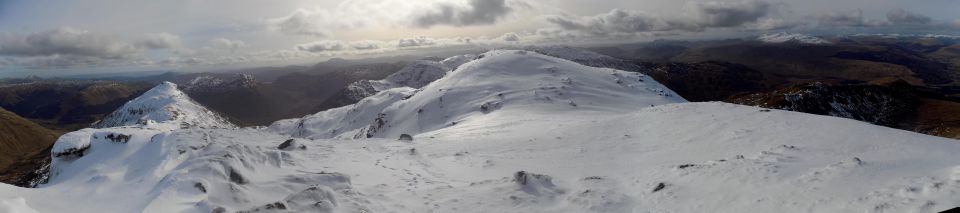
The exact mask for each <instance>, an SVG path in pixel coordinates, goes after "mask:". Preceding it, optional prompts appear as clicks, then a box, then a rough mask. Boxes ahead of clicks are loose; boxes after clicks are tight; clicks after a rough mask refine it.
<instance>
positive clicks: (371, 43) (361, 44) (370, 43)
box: [350, 40, 384, 50]
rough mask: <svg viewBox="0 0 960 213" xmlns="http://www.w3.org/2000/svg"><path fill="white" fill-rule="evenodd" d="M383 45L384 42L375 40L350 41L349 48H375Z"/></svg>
mask: <svg viewBox="0 0 960 213" xmlns="http://www.w3.org/2000/svg"><path fill="white" fill-rule="evenodd" d="M383 46H384V42H382V41H375V40H363V41H354V42H350V48H353V49H355V50H376V49H380V48H382V47H383Z"/></svg>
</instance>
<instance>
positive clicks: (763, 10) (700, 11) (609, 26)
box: [547, 1, 791, 35]
mask: <svg viewBox="0 0 960 213" xmlns="http://www.w3.org/2000/svg"><path fill="white" fill-rule="evenodd" d="M781 7H785V6H783V5H775V4H772V3H768V2H764V1H739V2H705V3H696V4H691V5H690V6H689V7H687V8H686V9H687V11H686V12H687V14H689V15H690V16H683V17H665V16H654V15H649V14H646V13H642V12H639V11H631V10H620V9H613V10H611V11H610V12H608V13H604V14H599V15H595V16H589V17H570V16H548V17H547V22H550V23H552V24H554V25H556V26H558V27H560V28H561V29H564V30H570V31H578V32H585V33H589V34H595V35H610V34H635V33H643V32H664V31H702V30H704V29H707V28H734V27H745V26H747V25H752V26H762V28H778V29H779V28H785V27H788V26H791V25H787V24H785V23H783V22H782V21H779V22H778V21H777V20H780V19H771V18H769V17H770V16H771V15H774V14H776V13H778V11H779V10H780V8H781ZM761 22H762V23H761Z"/></svg>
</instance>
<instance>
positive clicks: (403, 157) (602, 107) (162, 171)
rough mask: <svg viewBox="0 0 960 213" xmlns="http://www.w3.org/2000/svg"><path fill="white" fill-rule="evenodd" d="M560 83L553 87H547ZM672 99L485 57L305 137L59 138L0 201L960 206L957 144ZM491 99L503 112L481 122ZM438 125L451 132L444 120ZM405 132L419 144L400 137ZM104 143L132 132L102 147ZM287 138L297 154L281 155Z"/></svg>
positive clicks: (430, 207) (281, 128)
mask: <svg viewBox="0 0 960 213" xmlns="http://www.w3.org/2000/svg"><path fill="white" fill-rule="evenodd" d="M567 78H570V79H571V81H566V80H565V79H567ZM640 79H644V81H643V82H640V81H639V80H640ZM617 80H620V83H619V84H618V83H616V82H617ZM564 82H572V83H573V84H572V85H568V84H566V83H564ZM564 85H566V86H567V87H568V88H567V89H564V90H560V91H562V92H563V93H564V95H559V94H558V93H555V92H541V87H547V88H549V87H560V86H564ZM441 88H442V89H443V91H440V90H439V89H441ZM660 89H663V90H660ZM549 91H553V90H549ZM414 92H416V94H413V93H414ZM501 92H503V93H506V94H505V98H503V99H502V100H501V99H498V98H499V95H497V94H499V93H501ZM409 94H412V95H413V96H408V95H409ZM667 94H672V92H670V91H669V90H668V89H665V88H661V86H660V85H659V84H657V83H656V82H655V81H653V80H652V79H646V77H645V76H640V75H636V74H633V73H625V72H622V71H614V70H609V69H602V68H591V67H584V66H580V65H577V64H574V63H572V62H569V61H565V60H561V59H556V58H552V57H548V56H543V55H539V54H536V53H531V52H524V51H494V52H489V53H485V54H484V57H483V58H482V59H480V60H477V61H473V62H470V63H467V64H464V65H463V66H461V68H460V69H458V70H457V71H454V72H451V73H449V74H448V75H446V76H445V77H443V78H441V79H440V80H437V81H435V82H433V83H431V84H429V85H427V86H425V87H423V88H421V89H419V90H418V89H412V88H395V89H391V90H387V91H385V92H382V93H380V94H378V95H376V96H373V97H370V98H368V99H367V100H364V101H366V102H365V103H360V104H358V105H354V106H348V107H345V108H338V109H333V110H331V111H327V112H322V113H318V114H316V115H311V116H307V118H306V119H305V120H306V121H308V122H305V124H304V125H305V126H310V127H311V128H307V129H306V130H310V131H307V133H304V134H300V135H298V134H294V133H293V132H296V131H293V132H290V131H289V130H290V128H291V127H297V126H298V125H297V124H296V122H293V121H297V120H287V121H283V122H278V124H275V125H274V126H272V127H271V128H269V129H259V128H242V129H222V128H209V129H200V128H186V129H168V128H150V126H127V127H113V128H104V129H85V130H81V131H79V132H74V133H70V134H68V136H65V137H62V138H60V140H58V142H57V146H66V144H88V145H89V147H90V148H89V149H87V150H86V152H84V153H85V154H84V155H83V156H82V157H77V158H62V157H55V159H54V165H53V166H52V170H53V171H55V173H54V174H51V180H50V182H49V183H47V184H43V185H41V186H40V187H39V188H36V189H24V188H16V187H13V186H10V185H4V184H0V201H2V203H0V208H2V206H3V205H8V203H14V204H15V205H13V206H18V207H23V206H29V207H32V208H34V209H36V210H38V211H39V212H236V211H254V210H259V211H265V212H936V211H942V210H946V209H949V208H952V207H955V206H958V205H960V199H957V198H958V197H960V157H958V156H957V155H956V154H955V153H957V152H958V151H960V143H958V142H957V141H956V140H952V139H947V138H940V137H934V136H928V135H922V134H918V133H913V132H908V131H902V130H896V129H891V128H887V127H882V126H876V125H871V124H869V123H865V122H859V121H855V120H850V119H843V118H835V117H828V116H818V115H810V114H803V113H797V112H789V111H782V110H765V109H761V108H757V107H750V106H741V105H734V104H725V103H685V101H683V99H682V98H680V97H677V96H675V95H670V96H667ZM440 97H443V103H444V105H443V108H440V107H439V100H438V99H439V98H440ZM544 97H550V100H552V102H551V101H545V100H546V99H545V98H544ZM491 98H493V99H491ZM491 100H498V102H499V103H500V104H491V105H487V106H488V108H487V109H488V111H487V112H486V113H484V112H482V111H481V109H480V106H481V105H483V103H490V101H491ZM567 100H574V101H575V102H576V103H577V106H572V105H570V104H568V103H566V102H565V101H567ZM650 105H655V106H652V107H651V106H650ZM427 106H429V107H427ZM425 107H427V109H428V110H425V111H424V112H431V113H436V115H423V116H425V117H423V118H419V117H418V115H416V111H411V110H414V109H420V108H425ZM351 110H355V111H353V112H354V113H360V112H363V113H362V114H364V115H354V114H350V113H348V112H350V111H351ZM368 113H369V114H368ZM379 113H384V114H387V115H385V116H383V117H384V118H386V119H385V120H386V123H387V124H386V125H385V126H384V127H383V128H380V129H381V130H380V131H377V132H375V133H374V134H373V135H372V136H373V137H372V138H366V137H360V138H359V139H337V138H332V137H330V136H328V135H327V134H326V132H325V131H320V130H326V129H329V128H331V126H335V125H336V123H344V122H345V121H347V120H351V119H359V120H360V121H363V120H366V122H372V121H373V120H370V119H374V120H375V119H376V117H380V116H379V115H373V117H370V115H371V114H379ZM404 113H410V114H404ZM364 116H366V117H364ZM328 120H329V121H328ZM449 121H459V122H458V123H457V124H456V125H451V126H438V124H440V123H446V122H449ZM311 122H316V123H311ZM322 122H329V123H325V124H323V125H320V123H322ZM164 124H165V123H163V122H159V123H157V124H156V125H155V126H164ZM368 124H369V123H368ZM414 124H423V125H421V127H423V128H416V127H417V125H414ZM350 125H352V124H343V125H342V126H344V127H346V126H350ZM334 128H335V127H334ZM344 129H349V128H344ZM361 129H362V127H361ZM314 130H317V131H316V132H314ZM399 132H409V133H411V135H413V136H414V140H413V141H401V140H397V139H396V137H394V133H399ZM111 133H113V134H124V135H131V137H130V139H129V140H128V141H126V142H118V141H115V140H109V139H104V137H105V135H106V136H108V135H109V134H111ZM381 137H382V138H381ZM331 138H332V139H331ZM350 138H352V137H350ZM289 139H294V140H295V143H296V144H297V145H298V146H299V145H303V146H304V147H305V148H304V149H299V148H297V149H280V147H278V146H279V145H280V144H282V143H284V142H285V141H288V140H289ZM78 141H82V142H78ZM61 144H65V145H61ZM67 147H71V146H67ZM73 147H75V146H73ZM520 171H523V172H522V173H521V172H520ZM17 198H23V199H25V202H20V201H19V199H17ZM11 200H13V202H11Z"/></svg>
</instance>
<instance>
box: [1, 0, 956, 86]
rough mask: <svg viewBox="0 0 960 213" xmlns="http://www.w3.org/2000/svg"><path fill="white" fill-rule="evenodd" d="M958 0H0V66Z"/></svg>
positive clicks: (605, 32) (134, 65)
mask: <svg viewBox="0 0 960 213" xmlns="http://www.w3.org/2000/svg"><path fill="white" fill-rule="evenodd" d="M956 8H960V1H954V0H920V1H917V0H591V1H581V0H417V1H410V0H85V1H75V0H0V72H10V71H19V72H24V71H37V72H71V71H76V70H97V69H111V68H114V69H115V68H116V67H123V68H125V69H126V68H130V69H139V70H160V69H174V70H175V69H185V68H189V67H192V66H220V65H233V64H253V65H256V64H268V63H270V64H277V63H280V64H282V63H294V62H306V61H319V60H320V59H322V58H325V57H333V56H345V55H352V56H356V55H364V54H374V53H389V52H391V51H396V50H398V49H422V48H451V47H457V46H478V45H479V46H501V45H526V44H540V43H560V42H562V43H583V42H629V41H637V40H650V39H656V38H670V36H675V35H692V36H699V37H710V36H714V35H721V34H730V33H743V34H758V33H764V32H779V31H796V32H804V31H813V30H816V31H818V32H824V31H829V30H831V29H843V31H844V32H850V31H851V29H853V30H858V29H860V30H867V29H887V31H891V32H898V33H904V34H907V33H912V32H910V31H914V30H917V29H925V30H937V31H956V30H957V29H958V27H960V13H956ZM905 29H910V30H909V31H908V30H905ZM668 35H669V36H668Z"/></svg>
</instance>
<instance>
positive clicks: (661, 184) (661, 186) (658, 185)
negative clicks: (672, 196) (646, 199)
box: [653, 182, 667, 192]
mask: <svg viewBox="0 0 960 213" xmlns="http://www.w3.org/2000/svg"><path fill="white" fill-rule="evenodd" d="M664 188H667V184H666V183H663V182H660V183H657V186H656V187H653V192H659V191H660V190H663V189H664Z"/></svg>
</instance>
